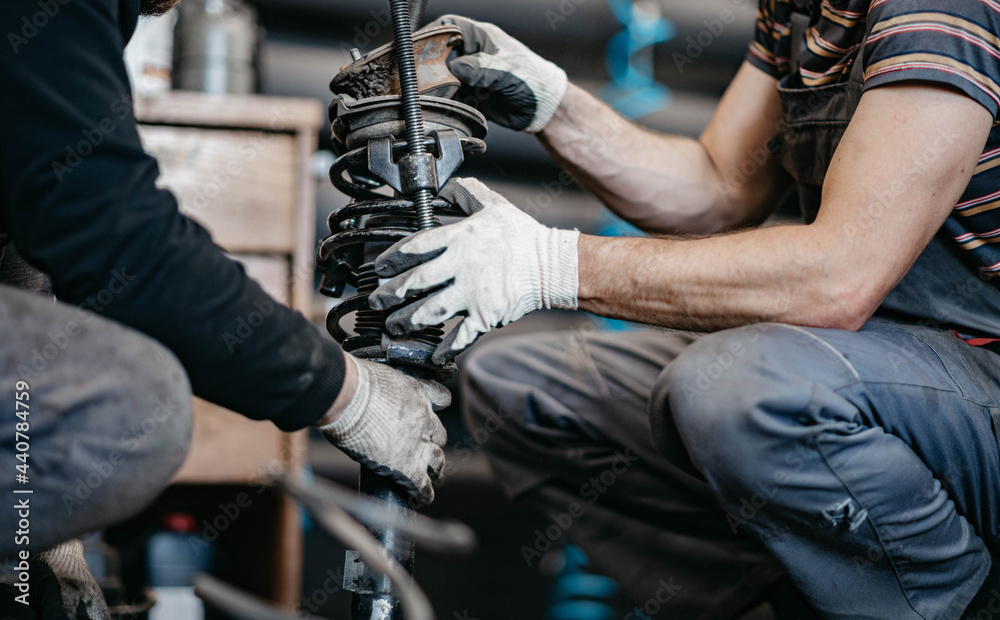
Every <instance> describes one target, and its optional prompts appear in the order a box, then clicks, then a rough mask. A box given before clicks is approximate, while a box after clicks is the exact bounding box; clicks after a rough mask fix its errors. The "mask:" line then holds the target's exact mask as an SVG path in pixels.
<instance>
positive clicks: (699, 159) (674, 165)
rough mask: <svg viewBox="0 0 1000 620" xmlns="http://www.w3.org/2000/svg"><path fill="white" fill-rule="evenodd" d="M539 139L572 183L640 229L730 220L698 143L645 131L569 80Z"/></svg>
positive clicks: (692, 228)
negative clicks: (727, 217) (560, 103)
mask: <svg viewBox="0 0 1000 620" xmlns="http://www.w3.org/2000/svg"><path fill="white" fill-rule="evenodd" d="M539 139H540V140H541V142H542V144H543V145H544V146H545V148H546V149H547V150H548V151H549V153H551V154H552V156H553V158H555V159H556V161H558V162H559V163H560V164H561V165H562V166H563V167H564V168H565V169H566V170H568V171H569V172H570V174H572V175H573V178H574V179H576V181H577V182H578V183H580V184H581V185H582V186H583V187H584V188H586V189H587V190H588V191H590V192H591V193H592V194H594V195H595V196H597V197H598V198H599V199H600V200H601V201H602V202H604V204H606V205H607V206H608V207H609V208H610V209H612V210H613V211H615V212H616V213H617V214H618V215H620V216H621V217H623V218H624V219H626V220H628V221H630V222H632V223H633V224H635V225H636V226H638V227H639V228H642V229H643V230H648V231H656V232H670V233H710V232H716V231H718V230H721V229H724V228H726V227H727V226H728V225H729V224H730V222H728V221H726V217H725V211H724V209H723V208H722V207H724V203H725V196H724V195H723V194H722V193H721V192H720V191H719V188H720V184H719V182H718V177H717V174H716V171H715V168H714V166H713V164H712V161H711V159H710V158H709V157H708V154H707V153H706V151H705V149H704V148H703V147H702V145H701V144H700V143H699V142H698V141H696V140H692V139H690V138H683V137H674V136H667V135H663V134H658V133H655V132H652V131H649V130H647V129H644V128H642V127H640V126H638V125H636V124H634V123H631V122H629V121H628V120H626V119H625V118H623V117H622V116H621V115H619V114H618V113H617V112H615V111H614V110H612V109H611V108H610V107H608V106H607V104H605V103H603V102H601V101H599V100H597V99H596V98H595V97H593V96H591V95H590V94H589V93H587V92H586V91H584V90H582V89H580V88H579V87H577V86H574V85H573V84H570V86H569V89H568V90H567V93H566V97H565V99H564V100H563V103H562V105H561V106H560V107H559V109H558V111H557V112H556V115H555V117H553V119H552V121H551V122H550V123H549V125H548V126H547V127H546V129H545V131H543V132H542V133H541V134H539Z"/></svg>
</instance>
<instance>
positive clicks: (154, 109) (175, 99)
mask: <svg viewBox="0 0 1000 620" xmlns="http://www.w3.org/2000/svg"><path fill="white" fill-rule="evenodd" d="M135 117H136V120H137V121H138V122H140V123H147V124H157V125H193V126H199V127H235V128H243V129H246V128H252V129H266V130H270V131H287V132H291V131H295V130H296V129H298V128H299V127H309V128H310V129H311V130H313V131H319V130H320V129H322V128H323V127H324V126H326V125H327V120H326V106H325V105H324V104H323V103H322V102H320V101H319V100H318V99H292V98H288V97H265V96H261V95H207V94H204V93H194V92H184V91H172V92H169V93H164V94H162V95H157V96H153V97H139V98H137V99H136V100H135Z"/></svg>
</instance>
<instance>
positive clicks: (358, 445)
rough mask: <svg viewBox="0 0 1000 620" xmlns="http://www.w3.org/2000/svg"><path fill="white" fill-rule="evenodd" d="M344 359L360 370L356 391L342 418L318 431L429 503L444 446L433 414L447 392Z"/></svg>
mask: <svg viewBox="0 0 1000 620" xmlns="http://www.w3.org/2000/svg"><path fill="white" fill-rule="evenodd" d="M344 357H345V358H347V359H348V360H351V362H353V363H354V365H355V367H356V368H357V369H358V390H357V392H356V393H355V395H354V399H353V400H351V402H350V404H349V405H348V406H347V408H346V409H345V410H344V412H343V413H342V414H341V415H340V417H339V418H337V419H336V421H334V422H333V423H331V424H327V425H326V426H320V427H319V430H320V431H321V432H322V433H323V435H324V436H326V438H327V439H329V440H330V442H331V443H333V444H334V445H335V446H337V447H338V448H340V449H341V450H343V451H344V452H345V453H347V455H348V456H350V457H351V458H352V459H354V460H355V461H357V462H359V463H361V464H362V465H364V466H365V467H368V468H369V469H371V470H372V471H374V472H375V473H376V474H379V475H381V476H387V477H390V478H392V479H393V480H395V481H396V482H398V483H399V484H400V485H402V486H403V487H405V488H406V489H407V490H408V491H409V492H410V495H412V496H413V497H414V498H416V499H419V500H420V501H421V502H423V503H426V504H429V503H431V502H432V501H434V483H435V482H440V481H441V480H443V477H442V473H441V472H442V470H443V469H444V450H443V448H444V444H445V442H447V441H448V433H447V432H445V430H444V425H443V424H441V420H440V419H438V417H437V415H435V413H434V409H435V408H444V407H447V406H448V405H449V404H450V403H451V393H450V392H449V391H448V390H447V389H445V387H444V386H442V385H441V384H439V383H435V382H434V381H421V380H419V379H414V378H413V377H410V376H407V375H404V374H403V373H401V372H399V371H398V370H394V369H392V368H390V367H388V366H385V365H383V364H377V363H375V362H368V361H365V360H361V359H358V358H356V357H354V356H353V355H345V356H344ZM348 363H350V362H348Z"/></svg>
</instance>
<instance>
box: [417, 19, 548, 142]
mask: <svg viewBox="0 0 1000 620" xmlns="http://www.w3.org/2000/svg"><path fill="white" fill-rule="evenodd" d="M442 23H453V24H455V25H456V26H458V27H459V28H461V29H462V39H463V44H462V55H460V56H458V57H457V58H455V59H454V60H452V61H451V62H450V63H449V64H448V68H449V69H451V72H452V73H453V74H454V75H455V77H457V78H458V79H459V80H461V82H462V84H464V85H465V86H466V87H467V89H469V90H472V91H473V92H475V93H481V92H482V91H483V90H485V91H486V93H487V96H476V97H475V101H474V102H471V103H473V105H474V106H475V107H477V108H479V110H480V111H482V113H483V114H484V115H486V118H488V119H490V120H491V121H494V122H496V123H499V124H501V125H503V126H504V127H510V128H511V129H515V130H517V131H527V132H528V133H537V132H539V131H541V130H543V129H545V126H546V125H547V124H548V123H549V121H550V120H552V115H553V114H555V112H556V108H558V107H559V104H560V103H561V102H562V100H563V97H564V96H565V95H566V86H567V84H568V82H567V79H566V72H565V71H563V70H562V69H560V68H559V67H557V66H556V65H554V64H552V63H551V62H549V61H547V60H545V59H544V58H542V57H541V56H539V55H537V54H535V53H534V52H532V51H531V50H530V49H528V48H527V47H525V46H524V44H523V43H521V42H520V41H518V40H517V39H515V38H513V37H511V36H510V35H508V34H507V33H505V32H504V31H503V30H501V29H499V28H497V27H496V26H494V25H493V24H484V23H482V22H476V21H472V20H471V19H466V18H464V17H459V16H457V15H445V16H444V17H441V18H439V19H437V20H436V21H435V22H434V23H433V24H432V25H440V24H442ZM459 99H462V100H464V98H463V97H461V96H459Z"/></svg>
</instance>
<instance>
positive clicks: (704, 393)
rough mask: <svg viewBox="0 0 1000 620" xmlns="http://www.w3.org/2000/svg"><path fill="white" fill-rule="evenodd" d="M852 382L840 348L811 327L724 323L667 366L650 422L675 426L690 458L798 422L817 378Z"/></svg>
mask: <svg viewBox="0 0 1000 620" xmlns="http://www.w3.org/2000/svg"><path fill="white" fill-rule="evenodd" d="M850 381H851V377H850V374H849V372H848V369H847V368H846V367H845V366H844V364H843V363H842V360H840V359H838V358H837V354H836V352H835V351H834V350H833V349H832V348H831V347H830V346H829V345H827V344H826V343H824V342H823V341H821V340H820V339H818V338H817V337H816V336H814V335H812V334H810V333H809V332H808V331H806V330H803V329H801V328H797V327H792V326H788V325H781V324H772V323H766V324H759V325H750V326H746V327H741V328H737V329H730V330H725V331H721V332H717V333H714V334H710V335H708V336H705V337H704V338H702V339H700V340H698V341H697V342H696V343H694V344H692V345H691V346H690V347H688V348H687V349H686V350H685V351H684V352H683V353H681V355H680V356H678V358H677V359H676V360H675V361H674V362H673V364H671V365H670V366H669V367H668V368H667V369H666V370H665V371H664V372H663V374H662V375H661V376H660V378H659V381H658V385H657V386H656V389H655V391H654V400H653V401H651V411H650V415H651V417H652V420H651V421H652V422H653V425H654V427H656V426H658V427H659V428H661V429H675V432H676V433H677V434H678V435H679V436H680V437H681V438H682V439H683V441H684V443H685V445H686V446H687V447H688V450H689V451H690V452H691V454H692V456H693V457H697V455H698V454H699V453H702V454H708V453H712V454H714V453H716V452H722V451H725V450H730V451H732V452H738V451H740V450H743V449H747V450H753V449H754V444H753V443H752V442H754V441H755V440H756V439H759V438H760V437H761V436H763V435H764V434H767V433H771V434H773V433H774V431H775V430H780V429H781V428H782V427H783V425H787V424H798V420H797V416H798V414H800V413H801V412H804V411H807V410H808V409H809V408H810V406H811V404H812V403H813V398H814V395H815V390H816V386H817V384H819V383H828V384H846V383H848V382H850ZM658 418H659V419H658Z"/></svg>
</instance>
